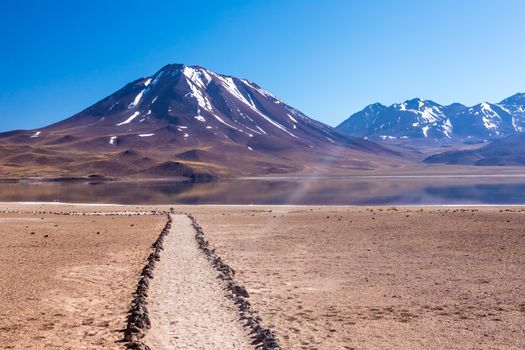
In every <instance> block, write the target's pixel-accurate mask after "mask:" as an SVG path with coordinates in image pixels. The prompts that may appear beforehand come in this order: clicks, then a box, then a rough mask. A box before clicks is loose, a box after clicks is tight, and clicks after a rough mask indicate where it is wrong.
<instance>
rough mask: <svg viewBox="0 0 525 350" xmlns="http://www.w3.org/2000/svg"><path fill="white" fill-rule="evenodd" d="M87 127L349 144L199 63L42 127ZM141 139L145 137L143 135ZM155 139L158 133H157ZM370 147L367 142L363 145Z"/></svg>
mask: <svg viewBox="0 0 525 350" xmlns="http://www.w3.org/2000/svg"><path fill="white" fill-rule="evenodd" d="M80 125H89V127H91V128H93V130H97V133H99V134H100V132H103V131H104V130H107V131H109V130H111V132H112V133H113V134H115V135H113V134H111V133H110V134H111V135H110V134H108V135H107V136H108V143H109V141H110V137H113V136H115V139H114V143H113V144H115V145H117V144H119V139H120V141H122V139H123V138H130V137H133V135H136V136H137V137H140V136H139V135H146V134H147V135H151V136H148V137H151V138H152V139H155V136H160V135H162V134H166V133H167V132H168V133H170V135H172V137H173V140H172V141H173V142H176V143H180V144H185V145H191V144H194V145H198V144H200V143H201V142H202V141H205V140H206V139H213V140H217V139H219V140H221V141H228V140H229V141H232V142H235V143H239V142H240V140H241V139H242V140H243V142H244V143H245V144H246V147H245V148H246V149H251V150H256V149H257V148H258V146H259V145H260V144H261V142H262V143H264V140H266V139H270V138H275V140H274V141H272V143H274V142H276V143H277V144H283V143H290V144H292V143H293V144H294V147H306V148H310V149H312V148H315V147H317V146H322V145H323V144H334V143H338V144H355V146H356V147H361V146H363V147H365V148H366V144H364V143H359V144H357V143H358V142H357V141H358V140H355V139H354V140H352V139H349V138H348V137H347V136H346V135H344V134H342V133H340V132H338V131H336V130H335V129H333V128H331V127H329V126H327V125H325V124H322V123H320V122H317V121H315V120H313V119H310V118H308V117H307V116H305V115H304V114H303V113H301V112H300V111H298V110H297V109H295V108H292V107H290V106H289V105H287V104H286V103H284V102H283V101H281V100H280V99H278V98H277V97H275V96H273V95H272V94H270V93H269V92H267V91H265V90H263V89H262V88H261V87H259V86H258V85H257V84H255V83H253V82H250V81H248V80H246V79H238V78H234V77H230V76H225V75H221V74H217V73H214V72H212V71H209V70H207V69H205V68H202V67H199V66H184V65H181V64H173V65H167V66H165V67H164V68H162V69H161V70H160V71H158V72H157V73H156V74H154V75H152V76H149V77H144V78H141V79H138V80H136V81H134V82H132V83H130V84H128V85H126V86H125V87H124V88H123V89H121V90H119V91H118V92H116V93H115V94H113V95H111V96H109V97H107V98H105V99H103V100H102V101H100V102H98V103H97V104H95V105H93V106H92V107H89V108H88V109H86V110H84V111H83V112H81V113H79V114H77V115H75V116H73V117H72V118H69V119H67V120H64V121H63V122H60V123H57V124H55V125H52V126H50V127H48V128H45V129H43V130H42V132H43V135H42V136H45V130H46V129H51V130H65V129H68V128H78V127H79V126H80ZM143 137H145V136H143ZM157 138H158V137H157ZM368 146H371V144H368Z"/></svg>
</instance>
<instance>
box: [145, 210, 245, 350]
mask: <svg viewBox="0 0 525 350" xmlns="http://www.w3.org/2000/svg"><path fill="white" fill-rule="evenodd" d="M223 288H224V287H223V285H222V284H221V282H220V280H219V279H217V271H215V270H214V269H213V267H212V266H211V264H210V262H209V261H208V260H207V259H206V257H205V256H204V254H203V253H202V252H201V251H200V250H199V248H198V246H197V242H196V241H195V230H194V228H193V226H192V222H191V220H190V219H189V218H188V217H187V216H185V215H173V224H172V228H171V232H170V233H169V234H168V235H167V236H166V240H165V241H164V251H163V252H162V254H161V259H160V261H159V262H158V263H157V265H156V267H155V273H154V279H153V281H152V283H151V286H150V290H149V293H148V309H149V313H150V319H151V325H152V327H151V329H150V330H149V331H148V333H147V335H146V337H145V338H144V339H143V342H144V343H145V344H147V345H148V346H150V347H151V348H152V349H159V350H160V349H190V348H191V349H225V350H227V349H253V346H252V345H250V338H249V335H248V333H247V331H246V330H245V329H243V327H242V324H241V322H240V321H239V313H238V311H237V310H236V308H235V305H234V304H233V303H232V302H231V300H229V299H227V298H226V297H225V294H226V291H225V290H224V289H223Z"/></svg>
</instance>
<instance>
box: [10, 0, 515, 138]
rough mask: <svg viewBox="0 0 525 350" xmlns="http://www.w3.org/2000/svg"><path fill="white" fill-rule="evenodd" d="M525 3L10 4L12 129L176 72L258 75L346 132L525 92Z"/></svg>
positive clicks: (74, 0)
mask: <svg viewBox="0 0 525 350" xmlns="http://www.w3.org/2000/svg"><path fill="white" fill-rule="evenodd" d="M524 13H525V1H522V0H514V1H512V0H499V1H491V0H462V1H457V0H455V1H449V0H440V1H435V0H427V1H425V0H419V1H417V0H413V1H405V0H396V1H390V0H383V1H379V0H377V1H373V0H366V1H365V0H362V1H352V0H347V1H344V0H341V1H330V0H318V1H308V0H281V1H279V0H259V1H226V0H223V1H218V0H217V1H206V0H200V1H189V0H187V1H175V0H166V1H161V0H142V1H138V0H125V1H120V0H119V1H117V0H111V1H108V0H89V1H80V0H53V1H38V0H34V1H31V0H26V1H20V0H1V1H0V48H1V49H0V77H1V80H2V87H1V88H0V131H5V130H11V129H18V128H37V127H41V126H44V125H46V124H49V123H51V122H55V121H58V120H61V119H64V118H66V117H68V116H70V115H72V114H74V113H76V112H79V111H81V110H82V109H84V108H86V107H88V106H89V105H91V104H93V103H94V102H96V101H98V100H99V99H101V98H103V97H105V96H107V95H109V94H111V93H113V92H114V91H116V90H117V89H119V88H120V87H122V86H123V85H124V84H126V83H128V82H130V81H131V80H134V79H136V78H138V77H141V76H146V75H150V74H153V73H154V72H156V71H157V70H158V69H160V68H161V67H162V66H164V65H165V64H167V63H184V64H188V65H190V64H198V65H202V66H204V67H206V68H209V69H211V70H213V71H216V72H218V73H224V74H229V75H233V76H237V77H240V78H247V79H249V80H252V81H254V82H256V83H258V84H259V85H261V86H262V87H263V88H265V89H266V90H268V91H270V92H272V93H273V94H274V95H277V96H278V97H280V98H281V99H283V100H284V101H286V102H287V103H289V104H290V105H292V106H294V107H296V108H298V109H300V110H302V111H303V112H304V113H306V114H307V115H309V116H311V117H313V118H316V119H319V120H321V121H323V122H325V123H328V124H330V125H337V124H338V123H340V122H341V121H343V120H344V119H345V118H346V117H347V116H349V115H350V114H352V113H354V112H356V111H358V110H360V109H362V108H363V107H365V106H366V105H368V104H370V103H373V102H376V101H379V102H382V103H384V104H392V103H394V102H400V101H404V100H406V99H409V98H413V97H421V98H429V99H433V100H435V101H436V102H439V103H450V102H453V101H458V102H462V103H465V104H467V105H471V104H475V103H478V102H481V101H489V102H497V101H499V100H501V99H503V98H505V97H507V96H510V95H512V94H514V93H516V92H523V91H525V20H523V14H524Z"/></svg>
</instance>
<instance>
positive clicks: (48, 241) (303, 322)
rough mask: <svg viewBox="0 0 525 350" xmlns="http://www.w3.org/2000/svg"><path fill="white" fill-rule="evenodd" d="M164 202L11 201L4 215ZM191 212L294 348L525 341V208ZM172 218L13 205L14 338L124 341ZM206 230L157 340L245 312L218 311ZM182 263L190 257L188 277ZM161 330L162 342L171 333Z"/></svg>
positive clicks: (5, 322) (7, 320)
mask: <svg viewBox="0 0 525 350" xmlns="http://www.w3.org/2000/svg"><path fill="white" fill-rule="evenodd" d="M151 208H152V207H147V206H129V207H124V206H117V207H114V206H86V205H82V206H62V205H44V206H42V205H35V204H32V205H27V204H24V205H13V204H0V211H1V210H5V209H10V210H20V209H22V210H76V211H106V212H109V211H124V210H130V211H142V210H150V209H151ZM167 208H169V206H168V207H156V209H161V210H166V209H167ZM175 208H176V209H177V210H180V211H184V212H191V213H192V214H193V215H194V216H195V217H196V218H197V220H198V222H199V224H200V225H201V226H202V227H203V228H204V231H205V235H206V238H207V239H208V240H209V241H210V243H211V244H212V246H214V247H216V248H217V252H218V253H219V255H221V257H223V259H224V260H225V261H226V262H227V263H228V264H229V265H230V266H232V267H233V268H234V269H235V270H236V272H237V273H236V277H235V278H236V280H237V281H238V282H239V283H240V284H241V285H244V286H245V287H246V288H247V290H248V292H249V293H250V302H251V303H252V305H253V306H254V307H255V308H256V309H257V310H258V311H259V313H260V315H261V316H262V318H263V325H264V326H269V327H271V328H272V329H274V330H276V331H277V334H278V336H279V339H280V340H281V343H282V345H283V348H285V349H352V348H356V349H392V348H396V349H421V348H431V349H441V348H446V349H464V348H473V349H478V348H479V349H493V348H498V349H501V348H504V349H523V348H525V340H524V339H525V328H524V327H523V324H525V293H524V292H523V291H524V290H525V229H524V227H525V226H524V224H525V210H524V209H521V208H515V209H512V208H504V207H478V208H473V207H470V208H464V207H463V208H462V207H449V208H444V207H421V208H416V207H398V208H395V209H394V208H386V207H384V208H364V207H308V206H298V207H272V206H186V207H181V206H177V207H175ZM42 217H43V218H44V219H43V220H42V219H41V218H42ZM132 224H133V225H134V226H131V225H132ZM164 224H165V218H164V217H162V216H159V217H147V216H140V217H137V216H131V217H121V216H119V217H114V216H106V217H100V216H97V217H89V216H86V217H83V216H79V217H67V216H54V215H41V214H39V215H29V214H23V215H15V214H0V251H1V254H0V263H1V264H0V266H1V267H2V273H0V284H1V285H2V288H1V290H0V310H1V311H0V348H9V347H15V348H60V349H67V348H71V349H82V348H90V349H95V348H97V349H98V348H104V349H105V348H119V347H120V346H121V344H118V343H115V341H116V340H118V339H120V336H121V334H120V333H118V332H116V330H118V329H121V328H123V327H124V318H125V313H126V311H127V308H128V307H129V302H130V300H131V293H132V291H133V290H134V288H135V287H136V284H135V283H136V278H137V276H138V271H139V269H140V268H141V266H142V264H143V263H144V258H145V257H146V254H147V253H148V252H149V245H150V244H151V242H152V241H153V240H154V239H155V238H156V237H157V235H158V233H159V232H160V230H161V229H162V227H163V226H164ZM55 225H58V226H56V227H55ZM180 227H187V226H185V225H174V229H175V230H176V232H177V230H178V229H179V228H180ZM115 228H117V229H116V230H115ZM118 228H126V229H125V230H124V229H118ZM99 231H100V234H99V235H97V234H96V232H99ZM31 232H35V234H34V235H32V234H31ZM183 232H186V235H184V234H182V233H183ZM46 234H47V235H48V237H44V236H45V235H46ZM176 235H177V233H176V234H175V235H168V237H172V238H173V237H175V236H176ZM192 235H193V233H191V231H181V232H180V237H178V239H180V240H181V241H180V242H179V243H177V242H176V241H173V242H172V243H170V244H173V245H177V244H180V245H181V247H186V248H185V249H181V250H175V251H174V254H181V255H180V258H175V257H173V259H172V258H167V259H169V260H166V265H164V266H165V268H168V267H167V266H170V268H168V269H169V270H170V273H166V272H164V273H162V272H160V271H161V270H160V269H161V266H163V265H162V264H164V263H162V264H159V265H158V268H159V270H158V271H157V272H155V274H156V275H158V274H159V273H160V274H161V275H162V276H164V277H162V279H165V280H166V281H170V282H174V281H175V280H176V279H182V282H183V283H184V282H186V283H189V284H190V285H191V286H192V287H191V288H190V289H189V293H179V295H181V296H182V298H184V299H179V300H177V299H176V298H171V299H174V300H169V301H168V304H169V303H171V306H170V308H169V309H168V310H167V311H168V312H167V313H164V314H159V316H158V317H160V318H168V317H171V318H173V317H174V318H175V321H177V322H179V323H178V324H179V326H178V329H171V330H170V331H162V332H160V333H158V334H157V338H160V337H161V335H166V334H168V335H169V336H171V335H174V336H176V337H179V338H180V337H184V338H183V339H182V340H183V341H184V342H189V341H190V338H191V339H193V337H195V335H193V334H191V331H190V330H192V329H193V328H191V326H190V323H191V322H192V321H191V320H192V319H195V320H199V321H198V322H197V323H193V324H199V325H202V327H207V330H206V332H212V333H211V334H213V332H215V331H217V330H218V329H219V328H218V327H217V320H219V319H222V320H225V321H224V322H225V323H227V324H228V323H230V322H231V313H229V311H228V312H226V314H227V315H228V316H224V314H223V316H217V314H215V315H214V316H212V315H211V314H210V312H206V311H203V310H206V309H209V308H215V307H219V309H220V308H221V306H217V305H220V302H219V301H217V302H216V301H214V302H210V301H211V300H217V298H218V297H219V294H220V292H219V294H217V289H216V288H209V289H211V291H207V290H206V289H208V288H207V287H209V286H213V283H214V281H215V282H216V281H217V280H216V278H215V275H213V276H212V275H210V276H208V277H205V276H206V275H203V273H205V272H203V271H207V270H206V269H205V268H204V266H201V267H199V266H198V264H200V263H198V261H199V259H198V258H197V257H196V256H194V255H192V254H194V253H195V251H194V250H193V248H192V246H191V245H189V242H190V241H191V242H193V241H192V239H193V236H192ZM190 238H191V239H190ZM183 242H186V243H183ZM171 249H173V247H172V248H171ZM164 253H165V252H164ZM170 255H171V254H170ZM167 256H168V255H167V254H164V255H162V258H163V259H164V258H166V257H167ZM181 259H189V261H190V263H187V266H185V267H182V268H183V271H184V272H183V273H177V274H174V273H172V268H173V269H175V267H171V266H177V264H180V262H181ZM161 261H162V260H161ZM186 261H188V260H186ZM192 264H196V265H192ZM188 266H193V268H188ZM178 268H181V267H180V265H179V267H178ZM202 269H204V270H202ZM194 270H195V271H198V273H197V274H188V272H192V271H194ZM211 273H212V274H213V272H211ZM156 278H157V280H159V281H160V280H161V277H160V276H157V277H156ZM130 281H132V283H129V282H130ZM161 285H162V286H163V287H160V288H159V290H158V292H159V293H158V294H157V296H156V297H155V298H154V299H153V300H161V298H166V296H167V295H169V293H176V292H174V288H175V287H174V286H175V285H178V283H167V284H166V283H163V284H159V286H161ZM205 287H206V288H205ZM162 290H163V291H162ZM213 290H215V292H213ZM151 293H157V292H154V291H153V290H152V291H151ZM185 294H189V295H185ZM202 296H205V300H206V302H202V300H199V299H198V298H201V297H202ZM221 300H222V299H221ZM222 301H224V300H222ZM163 302H165V301H163ZM154 303H155V302H154ZM176 303H180V304H176ZM159 305H160V304H159ZM175 305H176V306H175ZM226 306H227V307H229V306H228V305H226ZM152 307H153V306H152ZM172 307H173V309H172ZM158 310H160V308H159V309H158ZM175 310H184V311H183V312H178V314H177V312H175ZM163 311H166V310H165V309H163ZM214 313H215V311H214ZM182 315H190V316H191V317H190V318H189V319H184V317H183V316H182ZM219 315H220V312H219ZM208 317H209V318H208ZM206 318H208V320H212V321H209V322H208V323H209V324H208V325H205V323H206V321H205V320H206ZM161 322H164V321H160V320H159V322H158V324H159V325H160V324H161ZM170 322H172V321H170ZM210 326H211V327H210ZM193 327H195V326H193ZM198 327H200V326H198ZM227 328H228V327H227ZM159 329H160V328H159ZM178 330H184V331H183V332H182V334H180V335H179V334H178V333H176V332H178ZM186 330H188V331H186ZM193 330H194V332H195V333H198V330H199V329H198V328H197V329H193ZM201 331H202V330H201ZM150 332H152V333H151V334H150V335H149V336H151V339H152V338H153V337H154V336H155V332H157V330H156V329H152V330H151V331H150ZM170 332H171V333H170ZM149 336H148V337H149ZM233 337H237V336H233ZM165 339H169V337H168V338H164V337H163V340H165ZM195 339H200V340H199V341H201V340H202V339H201V338H199V337H196V338H195ZM235 339H236V338H235ZM182 344H184V343H182ZM186 344H187V343H186ZM174 348H177V347H176V346H175V347H174ZM181 348H194V347H188V346H186V345H184V346H181ZM235 348H238V347H235Z"/></svg>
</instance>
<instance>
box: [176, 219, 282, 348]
mask: <svg viewBox="0 0 525 350" xmlns="http://www.w3.org/2000/svg"><path fill="white" fill-rule="evenodd" d="M185 215H187V216H188V217H189V218H190V219H191V221H192V224H193V228H194V229H195V239H196V240H197V245H198V246H199V249H201V250H202V252H203V253H204V255H205V256H206V257H207V258H208V260H209V261H210V262H211V264H212V266H213V267H214V268H215V270H217V271H218V272H219V275H218V277H217V278H219V279H221V280H222V281H224V283H225V284H226V289H227V290H228V292H229V293H228V298H230V299H231V300H232V301H233V302H234V303H235V305H237V307H238V309H239V315H240V319H241V320H244V321H246V323H245V324H244V327H249V329H250V330H251V332H250V333H251V334H250V335H251V338H252V344H253V345H254V346H255V348H256V349H262V350H281V346H280V345H279V340H278V339H277V335H276V334H275V332H274V331H272V330H270V329H268V328H265V327H263V326H262V324H261V322H262V319H261V316H259V313H258V312H257V310H255V309H254V308H253V307H252V306H251V304H250V302H249V301H248V300H247V299H248V298H249V297H250V296H249V294H248V292H247V291H246V289H245V288H244V287H243V286H241V285H239V283H237V282H236V281H235V279H234V278H233V277H234V276H235V271H234V270H233V269H232V268H231V267H230V266H228V265H227V264H226V263H225V262H224V261H222V259H221V258H220V256H219V255H217V253H215V249H212V248H210V244H209V243H208V241H207V240H206V239H205V238H204V231H203V230H202V227H200V225H199V224H198V223H197V220H196V219H195V217H193V215H191V214H188V213H185Z"/></svg>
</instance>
